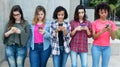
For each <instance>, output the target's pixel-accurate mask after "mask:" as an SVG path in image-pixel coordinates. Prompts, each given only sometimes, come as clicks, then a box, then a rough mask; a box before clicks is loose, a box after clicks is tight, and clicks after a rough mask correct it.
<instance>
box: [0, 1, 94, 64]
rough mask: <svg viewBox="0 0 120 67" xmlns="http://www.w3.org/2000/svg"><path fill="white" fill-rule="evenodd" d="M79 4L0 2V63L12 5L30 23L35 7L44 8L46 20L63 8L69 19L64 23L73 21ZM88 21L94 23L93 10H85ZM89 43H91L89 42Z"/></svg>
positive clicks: (61, 2)
mask: <svg viewBox="0 0 120 67" xmlns="http://www.w3.org/2000/svg"><path fill="white" fill-rule="evenodd" d="M78 4H80V0H0V23H1V24H0V62H2V60H4V59H5V46H4V45H3V43H2V37H3V31H4V26H5V24H6V23H7V21H8V18H9V13H10V10H11V8H12V6H13V5H20V6H21V8H22V10H23V13H24V17H25V19H26V20H28V21H29V22H30V23H31V21H32V19H33V16H34V11H35V8H36V6H37V5H42V6H44V7H45V9H46V12H47V19H49V20H53V19H52V14H53V11H54V9H55V8H56V7H57V6H63V7H65V8H66V9H67V11H68V14H69V17H68V19H67V20H66V21H70V20H72V19H73V15H74V10H75V8H76V6H77V5H78ZM87 15H88V20H90V21H91V22H92V21H94V9H87ZM90 42H91V41H90Z"/></svg>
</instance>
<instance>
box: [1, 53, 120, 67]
mask: <svg viewBox="0 0 120 67" xmlns="http://www.w3.org/2000/svg"><path fill="white" fill-rule="evenodd" d="M100 62H101V60H100ZM100 64H101V63H100ZM80 65H81V63H80V58H79V56H78V67H81V66H80ZM0 67H9V66H8V63H7V61H4V62H3V63H1V65H0ZM25 67H30V64H29V58H28V57H27V58H26V60H25ZM47 67H53V62H52V57H50V58H49V60H48V63H47ZM66 67H71V60H70V56H69V57H68V60H67V63H66ZM88 67H92V57H91V55H89V56H88ZM100 67H101V66H100ZM109 67H120V55H112V56H111V59H110V62H109Z"/></svg>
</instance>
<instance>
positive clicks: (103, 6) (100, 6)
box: [95, 2, 111, 18]
mask: <svg viewBox="0 0 120 67" xmlns="http://www.w3.org/2000/svg"><path fill="white" fill-rule="evenodd" d="M99 10H107V11H108V16H109V14H110V10H111V9H110V6H109V5H108V4H107V3H104V2H102V3H100V4H98V5H97V6H96V8H95V14H96V16H97V18H100V16H99Z"/></svg>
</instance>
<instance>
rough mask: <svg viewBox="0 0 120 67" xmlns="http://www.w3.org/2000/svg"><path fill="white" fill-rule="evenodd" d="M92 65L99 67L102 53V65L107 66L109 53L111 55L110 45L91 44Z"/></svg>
mask: <svg viewBox="0 0 120 67" xmlns="http://www.w3.org/2000/svg"><path fill="white" fill-rule="evenodd" d="M91 51H92V60H93V62H92V63H93V64H92V67H99V60H100V55H102V65H101V66H102V67H108V63H109V59H110V55H111V47H110V46H96V45H93V46H92V49H91Z"/></svg>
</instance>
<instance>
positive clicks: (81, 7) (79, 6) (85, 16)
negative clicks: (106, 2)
mask: <svg viewBox="0 0 120 67" xmlns="http://www.w3.org/2000/svg"><path fill="white" fill-rule="evenodd" d="M79 9H83V10H84V12H85V14H84V17H83V20H86V18H87V15H86V10H85V8H84V6H82V5H78V6H77V7H76V9H75V13H74V20H79V14H78V11H79Z"/></svg>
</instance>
